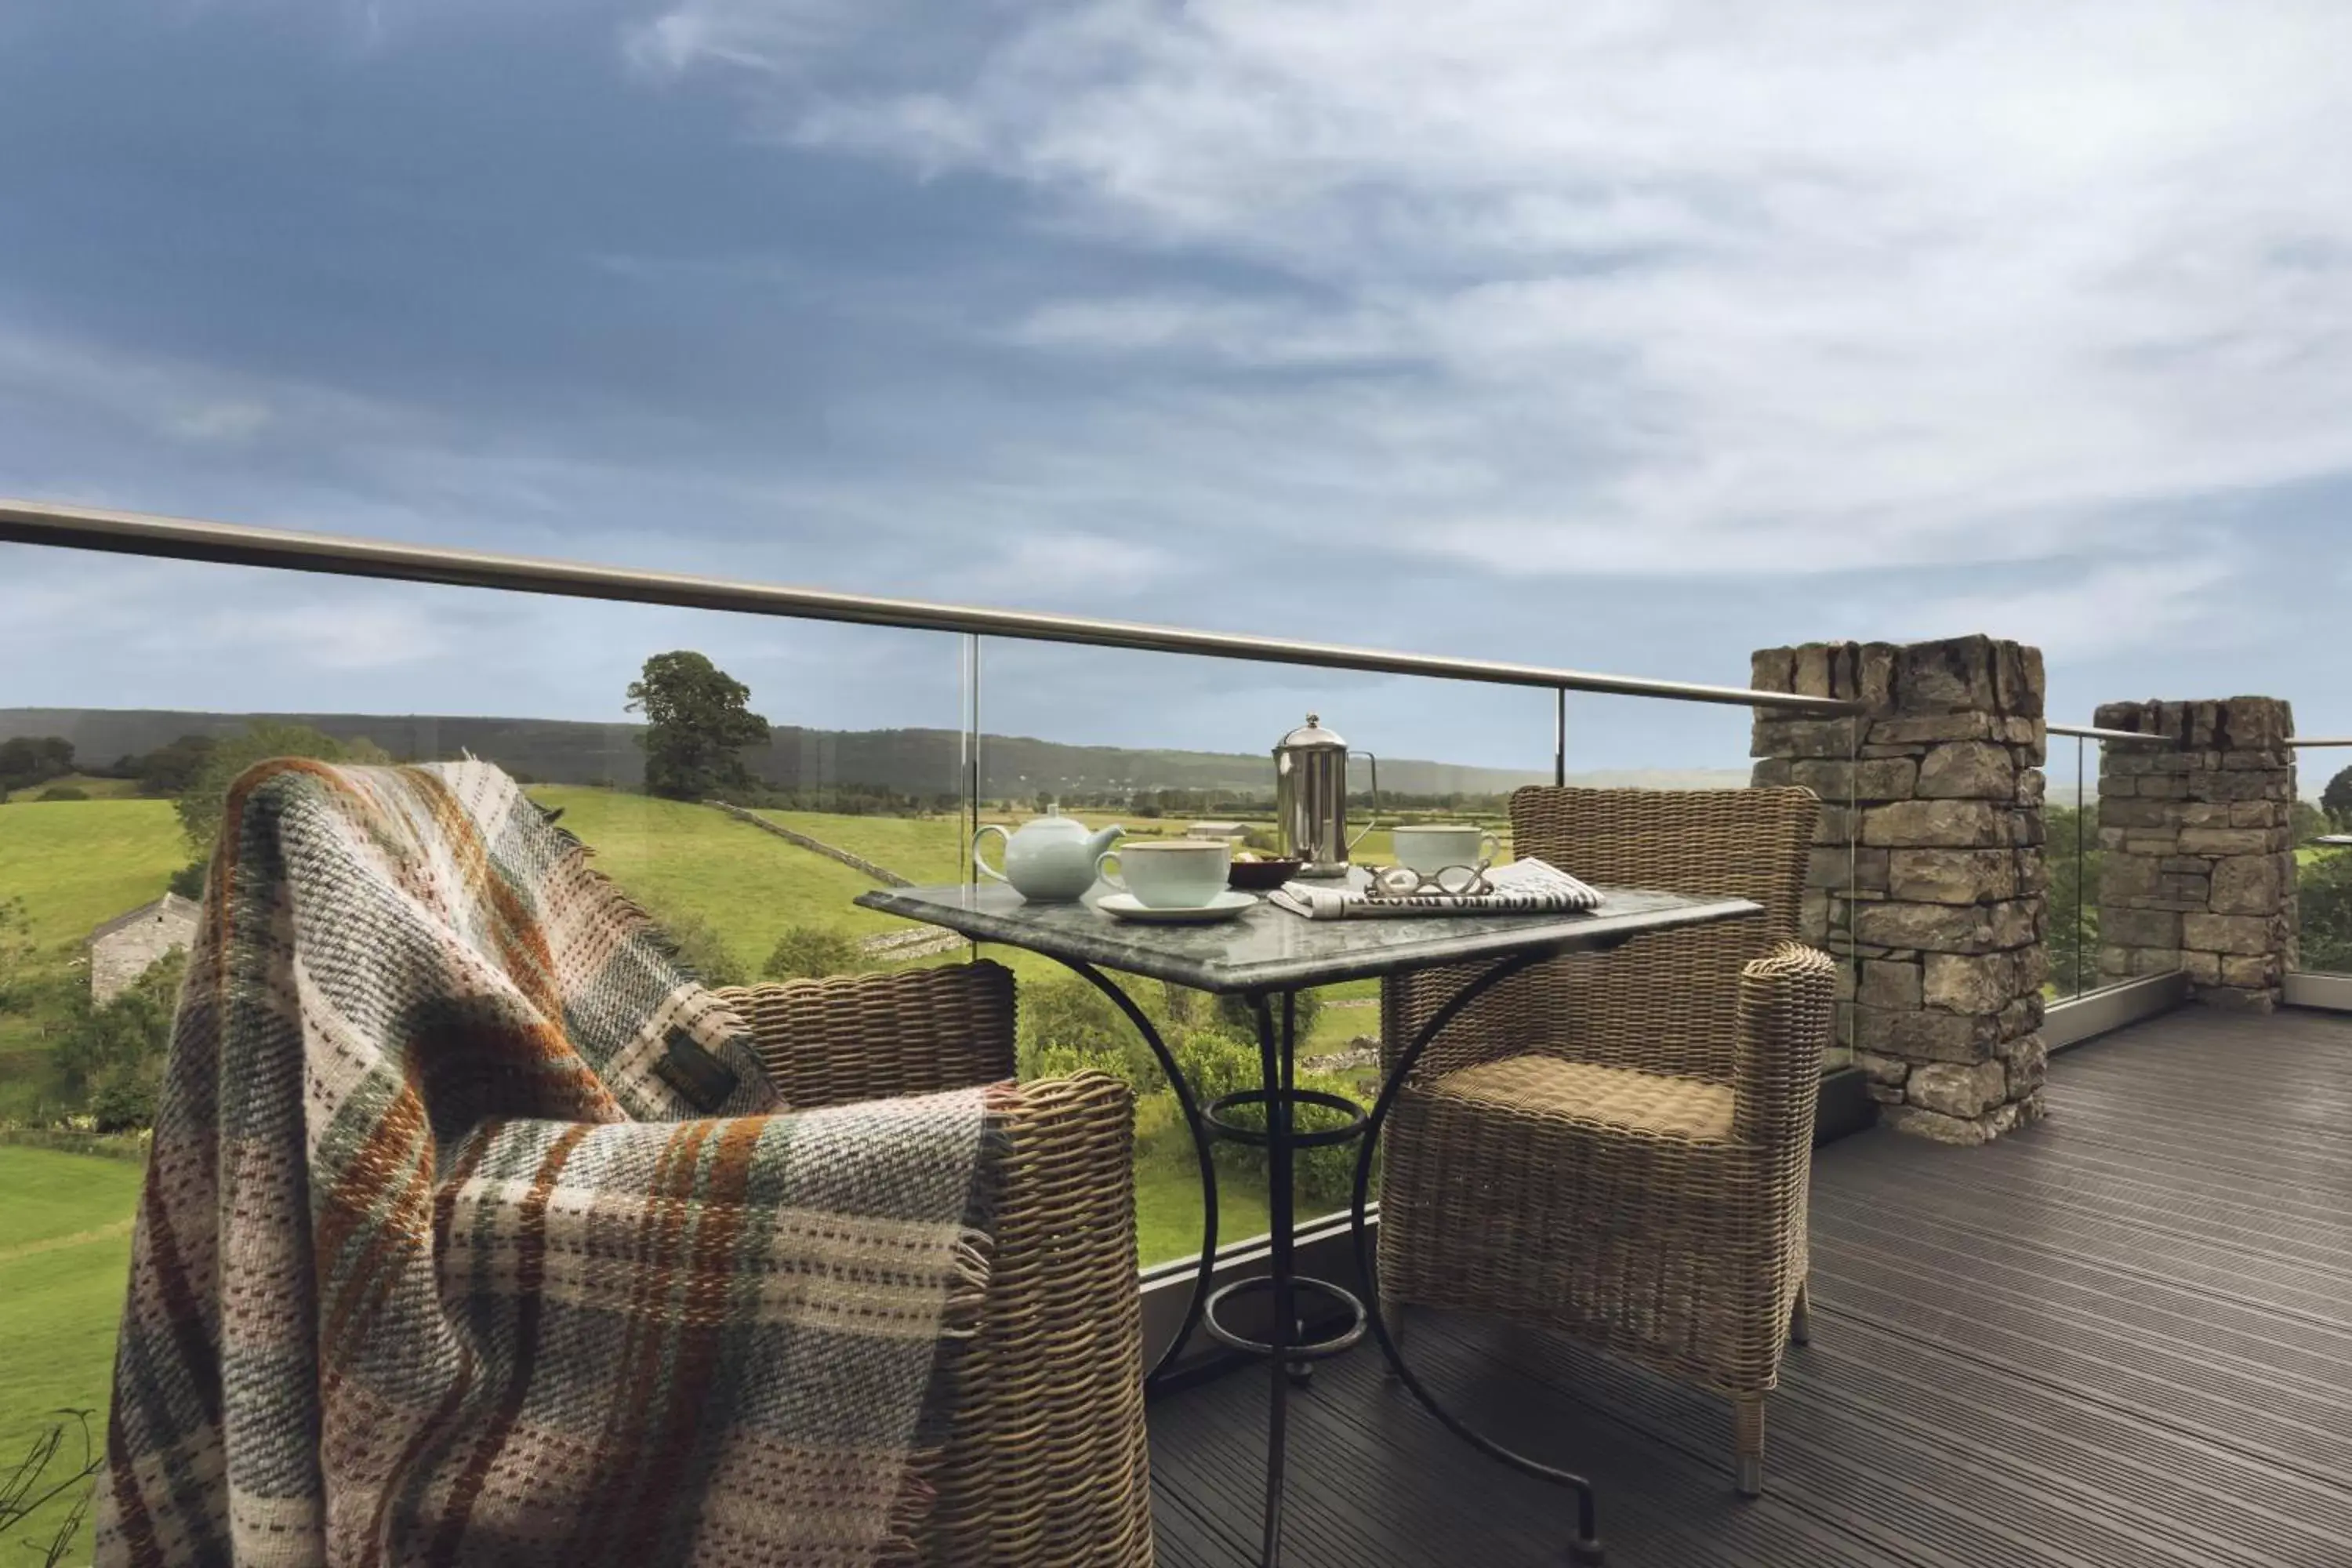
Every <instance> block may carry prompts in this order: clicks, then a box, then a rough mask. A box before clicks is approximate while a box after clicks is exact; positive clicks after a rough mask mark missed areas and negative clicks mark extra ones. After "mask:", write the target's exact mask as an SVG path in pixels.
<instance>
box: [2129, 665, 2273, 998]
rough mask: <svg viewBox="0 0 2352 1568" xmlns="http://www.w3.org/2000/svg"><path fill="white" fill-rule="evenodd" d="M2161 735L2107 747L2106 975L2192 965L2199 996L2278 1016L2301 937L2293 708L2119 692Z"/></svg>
mask: <svg viewBox="0 0 2352 1568" xmlns="http://www.w3.org/2000/svg"><path fill="white" fill-rule="evenodd" d="M2094 722H2095V724H2096V725H2097V727H2098V728H2100V729H2102V730H2129V731H2134V732H2136V733H2138V734H2143V735H2148V736H2152V737H2155V739H2153V740H2151V741H2148V742H2140V743H2133V742H2107V743H2105V744H2104V745H2102V746H2101V747H2100V749H2099V847H2100V849H2101V851H2102V855H2101V868H2100V875H2099V894H2098V897H2099V978H2100V979H2101V980H2102V981H2103V982H2107V983H2113V982H2115V981H2118V980H2127V979H2130V978H2132V977H2133V976H2135V975H2141V974H2161V973H2168V972H2169V971H2171V970H2174V969H2179V970H2181V971H2182V972H2184V973H2186V974H2187V975H2188V977H2189V995H2190V997H2191V998H2192V999H2194V1000H2196V1001H2200V1002H2204V1003H2207V1004H2209V1005H2216V1006H2228V1007H2242V1008H2248V1009H2252V1010H2253V1011H2256V1012H2263V1013H2267V1012H2269V1011H2270V1010H2271V1009H2272V1008H2273V1007H2274V1006H2276V1005H2278V1000H2279V986H2280V982H2281V979H2282V977H2283V976H2284V974H2285V973H2286V970H2287V969H2288V967H2289V966H2290V963H2292V955H2293V948H2294V919H2295V910H2294V883H2295V866H2294V826H2293V824H2294V747H2293V746H2291V745H2290V744H2289V743H2288V742H2289V739H2290V737H2292V736H2293V735H2294V712H2293V710H2290V709H2289V708H2288V706H2287V705H2286V704H2285V703H2284V702H2282V701H2280V700H2278V699H2277V698H2274V697H2232V698H2230V699H2228V700H2220V701H2210V702H2110V703H2108V704H2106V705H2105V707H2102V708H2101V709H2100V710H2098V713H2097V716H2096V718H2095V721H2094Z"/></svg>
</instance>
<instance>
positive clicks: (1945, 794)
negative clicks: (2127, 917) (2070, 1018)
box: [1751, 637, 2049, 1143]
mask: <svg viewBox="0 0 2352 1568" xmlns="http://www.w3.org/2000/svg"><path fill="white" fill-rule="evenodd" d="M1751 684H1752V685H1753V686H1755V687H1756V688H1757V689H1760V690H1767V691H1794V692H1800V693H1802V694H1804V695H1807V696H1813V697H1836V698H1842V699H1847V700H1856V701H1859V702H1860V703H1862V704H1863V711H1862V712H1861V713H1859V714H1858V715H1856V716H1855V718H1853V719H1852V720H1844V719H1829V720H1821V719H1785V718H1776V717H1774V716H1773V715H1772V714H1771V712H1770V711H1769V710H1759V713H1758V717H1757V721H1756V726H1755V736H1754V744H1753V746H1752V747H1751V751H1752V753H1753V754H1754V756H1755V757H1756V758H1757V759H1758V761H1757V763H1756V767H1755V782H1756V783H1757V784H1803V785H1806V786H1807V787H1809V788H1811V790H1812V791H1813V792H1814V793H1815V794H1817V795H1820V796H1821V797H1822V826H1821V831H1820V834H1819V837H1818V839H1817V841H1816V847H1815V849H1814V851H1813V856H1812V862H1811V868H1810V869H1809V871H1808V875H1807V889H1806V895H1805V912H1804V926H1805V930H1804V936H1805V939H1806V940H1807V941H1809V942H1814V943H1816V944H1818V945H1820V946H1822V947H1824V948H1826V949H1827V950H1828V951H1830V952H1833V953H1836V954H1838V955H1839V956H1840V957H1841V958H1842V959H1844V960H1846V961H1847V962H1846V963H1845V964H1844V969H1845V973H1844V976H1843V980H1842V982H1841V990H1840V997H1841V1000H1840V1003H1839V1009H1838V1011H1839V1034H1840V1038H1841V1039H1843V1040H1848V1041H1851V1042H1852V1044H1853V1047H1854V1062H1855V1065H1856V1066H1858V1067H1861V1068H1864V1070H1865V1071H1866V1072H1867V1073H1868V1074H1869V1077H1870V1085H1871V1094H1872V1097H1873V1098H1874V1099H1875V1100H1878V1101H1879V1102H1880V1104H1881V1106H1882V1107H1883V1108H1884V1109H1883V1113H1884V1115H1885V1119H1886V1120H1887V1121H1890V1122H1891V1123H1892V1124H1894V1125H1895V1126H1896V1127H1898V1128H1901V1129H1902V1130H1903V1131H1907V1132H1914V1133H1917V1134H1920V1135H1922V1136H1926V1137H1930V1138H1937V1139H1941V1140H1944V1141H1946V1142H1955V1143H1981V1142H1986V1141H1987V1140H1989V1139H1991V1138H1995V1137H1998V1136H2000V1134H2001V1133H2003V1132H2007V1131H2011V1130H2012V1129H2014V1128H2016V1127H2020V1126H2022V1125H2024V1124H2026V1123H2027V1122H2031V1121H2037V1120H2039V1119H2040V1118H2041V1116H2042V1079H2043V1074H2044V1067H2045V1062H2046V1053H2045V1052H2044V1049H2043V1046H2042V1037H2041V1034H2040V1033H2039V1031H2040V1029H2041V1027H2042V980H2043V978H2044V976H2045V974H2046V973H2047V971H2048V963H2049V959H2048V954H2047V952H2046V951H2045V950H2044V948H2043V946H2042V935H2043V921H2044V906H2045V902H2046V900H2045V892H2046V889H2047V888H2048V885H2049V883H2048V877H2047V873H2046V870H2045V868H2044V864H2043V860H2042V771H2041V765H2042V757H2043V748H2044V743H2045V738H2044V733H2043V730H2042V654H2041V650H2040V649H2038V648H2032V647H2024V646H2022V645H2021V644H2018V643H2014V642H2003V641H1997V640H1995V639H1993V638H1990V637H1954V638H1950V639H1948V640H1945V641H1941V642H1929V643H1911V644H1900V645H1898V644H1893V643H1827V644H1823V643H1809V644H1806V645H1804V646H1803V647H1780V648H1766V649H1764V650H1762V651H1760V652H1759V653H1758V654H1757V655H1756V656H1755V668H1754V679H1753V680H1752V681H1751Z"/></svg>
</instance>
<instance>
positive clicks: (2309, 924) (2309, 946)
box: [2295, 849, 2352, 974]
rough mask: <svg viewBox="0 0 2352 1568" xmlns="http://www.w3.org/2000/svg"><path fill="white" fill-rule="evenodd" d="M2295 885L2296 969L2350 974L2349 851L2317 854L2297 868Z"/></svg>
mask: <svg viewBox="0 0 2352 1568" xmlns="http://www.w3.org/2000/svg"><path fill="white" fill-rule="evenodd" d="M2295 881H2296V889H2295V896H2296V901H2297V903H2298V904H2299V905H2300V910H2299V913H2298V920H2299V922H2300V924H2299V930H2298V931H2297V933H2296V938H2295V962H2296V963H2297V965H2298V966H2299V967H2301V968H2304V969H2308V970H2315V971H2320V972H2325V973H2333V974H2341V973H2347V972H2352V850H2347V849H2323V850H2320V851H2318V852H2317V853H2315V855H2313V857H2312V858H2311V859H2310V860H2309V861H2307V862H2306V863H2305V864H2304V865H2303V866H2302V867H2301V868H2300V875H2298V876H2297V878H2296V879H2295Z"/></svg>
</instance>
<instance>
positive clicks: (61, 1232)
mask: <svg viewBox="0 0 2352 1568" xmlns="http://www.w3.org/2000/svg"><path fill="white" fill-rule="evenodd" d="M139 1180H140V1167H139V1166H137V1165H135V1164H132V1163H130V1162H128V1161H123V1160H101V1159H94V1158H91V1157H90V1156H88V1155H84V1154H60V1153H54V1152H50V1151H48V1150H46V1149H16V1148H10V1147H7V1146H5V1145H0V1191H5V1192H6V1193H7V1194H8V1199H7V1202H6V1203H5V1204H0V1279H4V1280H5V1281H6V1288H5V1289H0V1469H5V1468H7V1467H10V1466H13V1465H15V1464H16V1461H17V1460H18V1459H19V1458H23V1456H24V1454H25V1453H26V1450H27V1449H29V1448H30V1447H32V1445H33V1441H34V1439H35V1437H36V1436H38V1435H39V1433H40V1432H41V1431H42V1430H43V1429H44V1428H45V1427H46V1426H47V1425H49V1423H50V1422H51V1420H52V1419H54V1418H53V1417H52V1416H51V1415H50V1414H49V1413H50V1412H52V1411H57V1410H90V1411H94V1412H95V1413H96V1414H95V1415H93V1416H92V1418H91V1422H90V1430H91V1433H92V1435H93V1436H97V1437H102V1436H103V1435H104V1432H105V1415H106V1396H107V1388H108V1384H109V1383H110V1379H111V1376H112V1373H113V1367H114V1330H115V1324H116V1322H117V1321H118V1320H119V1319H120V1318H121V1315H122V1291H123V1282H124V1279H125V1278H126V1277H127V1274H128V1270H129V1268H130V1260H131V1210H132V1207H133V1205H135V1204H136V1203H137V1201H138V1195H139ZM69 1441H70V1442H72V1443H74V1444H75V1445H77V1447H76V1448H75V1451H76V1452H78V1451H79V1450H78V1443H79V1439H69ZM60 1458H63V1456H62V1455H61V1456H60ZM64 1514H65V1508H64V1505H63V1503H62V1501H60V1502H58V1503H53V1504H51V1505H50V1506H49V1507H48V1508H47V1509H46V1510H42V1511H40V1512H38V1513H37V1514H36V1515H35V1516H34V1517H33V1518H32V1519H31V1520H29V1521H26V1523H25V1524H23V1525H20V1526H18V1527H17V1528H16V1530H13V1531H10V1532H9V1536H8V1537H7V1538H6V1539H0V1563H13V1562H16V1561H17V1560H18V1559H19V1558H20V1557H23V1556H24V1553H23V1552H21V1551H20V1550H19V1548H18V1546H17V1544H16V1543H17V1542H19V1541H30V1540H33V1539H35V1538H36V1537H37V1536H42V1535H46V1533H47V1532H46V1531H42V1530H41V1528H40V1526H41V1524H42V1522H43V1521H50V1528H52V1529H54V1528H55V1521H58V1520H60V1519H62V1518H63V1517H64ZM88 1554H89V1531H88V1529H87V1527H85V1529H84V1531H83V1533H82V1536H81V1538H80V1543H79V1545H78V1546H77V1547H76V1548H75V1552H74V1554H73V1555H72V1556H69V1557H68V1559H67V1561H68V1562H88V1561H89V1555H88ZM27 1560H28V1561H30V1560H32V1559H27Z"/></svg>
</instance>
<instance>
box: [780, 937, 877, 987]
mask: <svg viewBox="0 0 2352 1568" xmlns="http://www.w3.org/2000/svg"><path fill="white" fill-rule="evenodd" d="M865 967H866V961H865V957H864V955H863V954H861V953H860V952H858V951H857V943H856V942H853V941H851V940H850V939H849V938H848V937H847V936H845V935H844V934H842V933H841V932H840V931H828V930H826V929H825V928H824V927H823V926H786V927H785V928H784V934H783V935H782V936H780V937H778V938H777V939H776V945H775V946H774V947H773V948H772V949H771V950H770V952H769V953H768V961H767V962H766V963H762V964H761V965H760V974H761V978H763V979H767V980H822V979H824V977H825V976H826V975H828V974H848V973H853V972H855V971H856V970H859V969H863V968H865Z"/></svg>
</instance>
